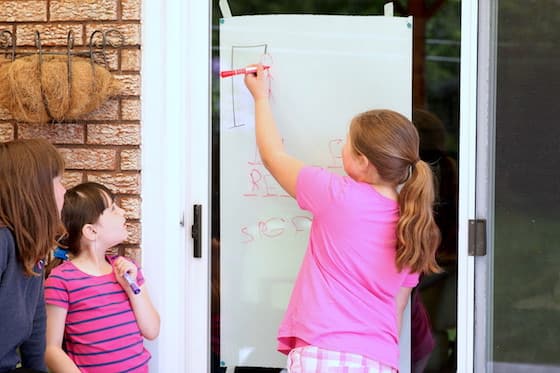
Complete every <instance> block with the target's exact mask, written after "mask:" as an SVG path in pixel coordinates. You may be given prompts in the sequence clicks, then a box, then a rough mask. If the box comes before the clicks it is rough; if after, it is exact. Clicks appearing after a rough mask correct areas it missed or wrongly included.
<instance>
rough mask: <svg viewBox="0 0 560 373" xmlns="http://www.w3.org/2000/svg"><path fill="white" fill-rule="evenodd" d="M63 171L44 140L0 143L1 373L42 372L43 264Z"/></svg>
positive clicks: (56, 223) (55, 224) (51, 242)
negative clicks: (17, 367) (18, 370)
mask: <svg viewBox="0 0 560 373" xmlns="http://www.w3.org/2000/svg"><path fill="white" fill-rule="evenodd" d="M63 171H64V161H63V159H62V157H61V156H60V154H59V153H58V152H57V150H56V148H55V147H54V146H53V145H51V144H50V143H49V142H48V141H46V140H43V139H28V140H15V141H10V142H6V143H0V304H1V305H2V306H1V307H0V336H1V337H0V372H1V373H4V372H11V371H12V370H14V369H15V368H16V366H17V365H18V364H21V366H22V368H21V369H25V370H21V371H26V372H35V371H46V370H47V368H46V366H45V359H44V354H45V300H44V295H43V277H44V276H43V267H44V266H43V260H44V259H45V258H46V256H47V254H48V253H49V251H50V250H51V249H53V248H54V247H55V246H56V241H55V239H56V237H57V236H58V235H59V234H61V233H62V223H61V221H60V210H61V209H62V204H63V202H64V193H65V188H64V186H63V185H62V183H61V177H62V173H63ZM18 350H19V352H20V354H19V355H18ZM20 355H21V358H20Z"/></svg>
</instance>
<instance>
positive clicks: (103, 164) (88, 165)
mask: <svg viewBox="0 0 560 373" xmlns="http://www.w3.org/2000/svg"><path fill="white" fill-rule="evenodd" d="M59 151H60V153H61V154H62V156H63V157H64V160H65V162H66V168H67V169H77V170H114V169H115V168H116V165H117V151H116V150H114V149H93V148H72V149H67V148H59Z"/></svg>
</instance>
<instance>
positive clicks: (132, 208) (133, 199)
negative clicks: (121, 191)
mask: <svg viewBox="0 0 560 373" xmlns="http://www.w3.org/2000/svg"><path fill="white" fill-rule="evenodd" d="M118 203H119V206H121V207H122V208H123V209H124V211H125V216H126V218H127V219H140V215H141V206H142V200H141V199H140V197H139V196H121V197H119V198H118Z"/></svg>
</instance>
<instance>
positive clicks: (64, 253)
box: [54, 246, 68, 260]
mask: <svg viewBox="0 0 560 373" xmlns="http://www.w3.org/2000/svg"><path fill="white" fill-rule="evenodd" d="M54 257H55V258H58V259H62V260H68V250H66V249H63V248H62V247H60V246H57V247H56V249H55V250H54Z"/></svg>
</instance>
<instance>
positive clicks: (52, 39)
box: [16, 23, 83, 47]
mask: <svg viewBox="0 0 560 373" xmlns="http://www.w3.org/2000/svg"><path fill="white" fill-rule="evenodd" d="M70 30H72V31H73V32H74V46H79V45H82V44H83V35H82V32H83V27H82V25H78V24H51V23H49V24H46V25H36V24H24V25H16V32H17V44H18V45H23V46H28V45H29V46H33V47H34V46H35V31H39V34H40V37H41V45H42V46H58V45H59V46H64V47H66V46H67V45H68V32H69V31H70Z"/></svg>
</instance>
